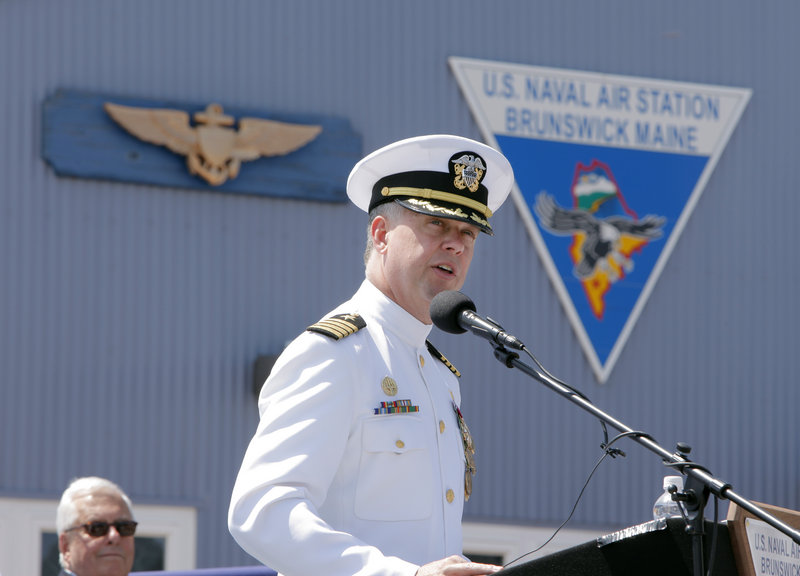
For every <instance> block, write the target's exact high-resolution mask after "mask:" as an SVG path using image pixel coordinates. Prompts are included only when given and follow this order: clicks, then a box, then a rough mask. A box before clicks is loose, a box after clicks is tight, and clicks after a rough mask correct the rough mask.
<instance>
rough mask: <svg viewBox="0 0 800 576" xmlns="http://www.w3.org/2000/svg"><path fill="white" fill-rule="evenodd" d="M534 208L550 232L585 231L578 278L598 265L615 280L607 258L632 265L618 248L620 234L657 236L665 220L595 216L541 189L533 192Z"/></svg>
mask: <svg viewBox="0 0 800 576" xmlns="http://www.w3.org/2000/svg"><path fill="white" fill-rule="evenodd" d="M534 209H535V210H536V214H537V215H538V216H539V219H540V221H541V223H542V226H544V227H545V228H546V229H547V230H549V231H550V232H552V233H553V234H559V235H573V234H583V235H585V239H584V241H583V243H582V244H581V249H580V257H579V258H578V259H577V262H576V263H575V268H574V273H575V276H577V277H578V278H580V279H582V280H583V279H586V278H588V277H590V276H591V275H592V274H593V273H594V272H595V271H596V270H598V269H600V270H603V271H605V272H606V273H608V274H609V276H610V278H611V279H612V280H616V279H617V278H618V273H617V272H616V271H615V268H614V267H613V266H612V265H611V261H615V262H616V263H617V264H619V265H620V266H621V267H622V268H623V269H624V270H626V271H628V272H630V270H632V269H633V261H632V260H631V259H630V256H629V255H627V254H625V251H624V250H622V238H623V237H624V236H631V237H634V238H640V239H646V240H653V239H656V238H659V237H660V236H661V233H662V228H663V226H664V222H665V219H664V218H663V217H661V216H653V215H648V216H645V217H644V218H642V219H639V220H634V219H632V218H628V217H626V216H621V215H614V216H608V217H606V218H599V217H596V216H594V215H593V214H591V213H590V212H588V211H586V210H576V209H568V208H562V207H560V206H558V205H557V204H556V203H555V201H554V200H553V198H552V196H550V195H549V194H547V193H545V192H541V193H539V195H538V196H537V198H536V206H535V208H534Z"/></svg>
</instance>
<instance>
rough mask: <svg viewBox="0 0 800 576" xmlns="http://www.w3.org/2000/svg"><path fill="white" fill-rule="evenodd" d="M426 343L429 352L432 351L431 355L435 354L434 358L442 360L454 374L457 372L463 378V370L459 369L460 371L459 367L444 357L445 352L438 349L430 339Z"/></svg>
mask: <svg viewBox="0 0 800 576" xmlns="http://www.w3.org/2000/svg"><path fill="white" fill-rule="evenodd" d="M425 345H426V346H427V347H428V352H430V353H431V356H433V357H434V358H436V359H437V360H441V361H442V362H443V363H444V365H445V366H447V367H448V368H450V372H452V373H453V374H455V375H456V376H457V377H458V378H461V372H459V371H458V369H457V368H456V367H455V366H453V365H452V364H451V363H450V360H448V359H447V358H445V357H444V354H442V353H441V352H439V351H438V350H437V349H436V347H435V346H434V345H433V344H431V343H430V341H428V340H425Z"/></svg>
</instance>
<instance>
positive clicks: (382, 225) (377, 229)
mask: <svg viewBox="0 0 800 576" xmlns="http://www.w3.org/2000/svg"><path fill="white" fill-rule="evenodd" d="M369 233H370V234H371V235H372V246H373V248H374V249H375V251H376V252H379V253H381V254H382V253H383V252H384V251H385V250H386V244H387V242H388V240H389V223H388V222H387V221H386V218H384V217H383V216H375V218H373V219H372V223H371V224H370V227H369Z"/></svg>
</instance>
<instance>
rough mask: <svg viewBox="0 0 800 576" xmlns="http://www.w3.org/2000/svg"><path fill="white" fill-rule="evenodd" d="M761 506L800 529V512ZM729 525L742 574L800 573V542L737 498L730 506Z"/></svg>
mask: <svg viewBox="0 0 800 576" xmlns="http://www.w3.org/2000/svg"><path fill="white" fill-rule="evenodd" d="M757 506H758V507H759V508H762V509H763V510H764V511H765V512H768V513H770V514H772V515H773V516H775V517H776V518H778V519H779V520H781V521H782V522H784V523H786V524H788V525H789V526H791V527H792V528H796V529H800V512H795V511H793V510H788V509H786V508H779V507H777V506H769V505H767V504H757ZM728 529H729V532H730V535H731V546H732V547H733V554H734V558H735V559H736V566H737V567H738V570H739V574H740V576H778V575H785V576H789V575H791V574H800V544H797V543H796V542H795V541H794V540H792V539H791V538H789V536H787V535H786V534H784V533H783V532H780V531H779V530H776V529H775V528H773V527H772V526H770V525H769V524H767V523H766V522H764V521H763V520H759V519H758V518H756V517H755V516H753V515H752V514H751V513H749V512H748V511H747V510H745V509H743V508H740V507H739V506H737V505H736V504H735V503H733V502H731V504H730V507H729V508H728Z"/></svg>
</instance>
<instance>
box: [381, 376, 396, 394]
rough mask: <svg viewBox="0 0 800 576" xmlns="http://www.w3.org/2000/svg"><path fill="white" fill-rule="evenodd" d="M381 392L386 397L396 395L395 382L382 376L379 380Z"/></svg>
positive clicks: (388, 377)
mask: <svg viewBox="0 0 800 576" xmlns="http://www.w3.org/2000/svg"><path fill="white" fill-rule="evenodd" d="M381 390H383V393H384V394H386V395H387V396H395V395H396V394H397V382H395V381H394V379H393V378H392V377H391V376H384V378H383V380H381Z"/></svg>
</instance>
